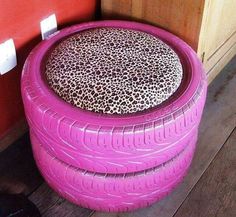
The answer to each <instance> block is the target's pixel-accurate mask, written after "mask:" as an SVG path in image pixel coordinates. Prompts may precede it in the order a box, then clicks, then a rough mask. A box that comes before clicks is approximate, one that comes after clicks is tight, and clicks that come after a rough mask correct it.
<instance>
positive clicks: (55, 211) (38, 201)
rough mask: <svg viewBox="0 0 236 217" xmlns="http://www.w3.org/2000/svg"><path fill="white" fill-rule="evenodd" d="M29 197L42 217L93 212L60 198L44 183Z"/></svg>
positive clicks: (82, 215)
mask: <svg viewBox="0 0 236 217" xmlns="http://www.w3.org/2000/svg"><path fill="white" fill-rule="evenodd" d="M29 199H30V200H31V201H32V202H34V204H35V205H36V206H37V207H38V209H39V210H40V212H41V214H42V217H52V216H56V217H62V216H66V217H78V216H79V217H88V216H90V214H91V213H93V211H92V210H89V209H85V208H82V207H79V206H77V205H75V204H72V203H70V202H69V201H66V200H65V199H63V198H61V197H60V196H59V195H58V194H57V193H55V192H54V191H53V190H52V189H51V188H50V187H49V186H48V185H47V184H46V183H44V184H42V185H41V186H40V187H39V188H38V189H37V190H36V191H35V192H33V193H32V194H31V195H30V196H29Z"/></svg>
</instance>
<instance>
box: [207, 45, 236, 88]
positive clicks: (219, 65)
mask: <svg viewBox="0 0 236 217" xmlns="http://www.w3.org/2000/svg"><path fill="white" fill-rule="evenodd" d="M235 54H236V43H235V44H234V45H233V46H232V47H231V48H230V50H228V51H227V52H226V53H225V54H224V55H223V56H221V58H220V59H219V61H218V62H216V64H215V65H214V66H213V67H212V68H211V69H210V70H209V71H207V80H208V83H209V84H210V83H211V82H212V81H213V80H214V79H215V77H216V76H217V75H218V74H219V73H220V72H221V70H222V69H223V68H224V66H225V65H226V64H227V63H228V62H229V61H230V60H231V59H232V58H233V57H234V56H235Z"/></svg>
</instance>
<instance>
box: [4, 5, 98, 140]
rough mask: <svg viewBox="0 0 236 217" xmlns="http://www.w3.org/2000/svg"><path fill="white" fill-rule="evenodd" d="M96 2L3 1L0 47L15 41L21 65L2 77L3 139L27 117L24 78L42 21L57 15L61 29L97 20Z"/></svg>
mask: <svg viewBox="0 0 236 217" xmlns="http://www.w3.org/2000/svg"><path fill="white" fill-rule="evenodd" d="M95 7H96V0H70V1H66V0H56V1H55V0H48V1H41V0H11V1H9V0H1V5H0V29H1V31H0V43H2V42H4V41H5V40H7V39H9V38H13V40H14V43H15V46H16V52H17V61H18V65H17V67H15V68H14V69H12V70H11V71H10V72H8V73H6V74H4V75H0V137H1V136H2V135H4V133H5V132H6V131H7V130H8V129H10V128H11V126H12V125H14V124H15V123H17V121H19V120H20V119H21V118H22V117H23V116H24V109H23V106H22V101H21V94H20V76H21V70H22V66H23V64H24V61H25V59H26V57H27V55H28V54H29V52H30V51H31V49H32V48H33V47H34V46H35V45H36V44H37V43H38V42H39V41H40V40H41V33H40V21H41V20H42V19H44V18H46V17H48V16H49V15H51V14H53V13H54V14H56V17H57V23H58V28H59V29H60V28H62V27H64V26H67V25H71V24H75V23H79V22H81V21H87V20H91V19H93V18H94V14H95Z"/></svg>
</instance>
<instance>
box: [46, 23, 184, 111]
mask: <svg viewBox="0 0 236 217" xmlns="http://www.w3.org/2000/svg"><path fill="white" fill-rule="evenodd" d="M45 74H46V80H47V81H48V84H49V86H50V87H51V88H52V89H53V90H54V91H55V92H56V94H58V95H59V96H60V97H61V98H62V99H64V100H65V101H67V102H69V103H71V104H73V105H75V106H77V107H79V108H81V109H85V110H89V111H93V112H101V113H106V114H128V113H134V112H138V111H143V110H145V109H148V108H153V107H155V106H157V105H159V104H160V103H162V102H163V101H165V100H166V99H168V98H169V97H170V96H171V95H172V94H173V93H174V92H175V91H176V90H177V88H178V87H179V85H180V83H181V80H182V75H183V70H182V65H181V62H180V60H179V58H178V56H177V54H176V53H175V52H174V51H173V50H172V49H171V48H170V47H169V46H168V45H167V44H165V43H164V42H163V41H161V40H160V39H158V38H157V37H155V36H153V35H151V34H148V33H145V32H141V31H136V30H128V29H123V28H111V27H103V28H93V29H89V30H86V31H82V32H79V33H76V34H74V35H71V36H69V37H67V38H66V39H64V40H63V41H61V42H60V43H59V44H58V45H57V46H56V47H55V48H54V49H52V50H51V52H50V54H49V57H48V59H47V61H46V67H45Z"/></svg>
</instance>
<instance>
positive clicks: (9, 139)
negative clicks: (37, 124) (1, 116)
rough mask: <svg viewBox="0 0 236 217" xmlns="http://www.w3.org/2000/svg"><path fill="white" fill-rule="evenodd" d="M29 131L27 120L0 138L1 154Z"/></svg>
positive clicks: (17, 124) (23, 120) (20, 122)
mask: <svg viewBox="0 0 236 217" xmlns="http://www.w3.org/2000/svg"><path fill="white" fill-rule="evenodd" d="M27 131H28V124H27V122H26V120H25V118H23V119H21V120H20V121H18V122H17V123H16V124H15V125H14V126H12V127H11V128H10V129H9V130H8V131H7V132H6V133H5V134H4V135H3V136H2V137H1V138H0V152H1V151H4V150H5V149H6V148H7V147H8V146H9V145H11V144H12V143H13V142H15V141H16V140H17V139H19V138H20V137H22V136H23V135H24V134H25V133H26V132H27Z"/></svg>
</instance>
